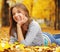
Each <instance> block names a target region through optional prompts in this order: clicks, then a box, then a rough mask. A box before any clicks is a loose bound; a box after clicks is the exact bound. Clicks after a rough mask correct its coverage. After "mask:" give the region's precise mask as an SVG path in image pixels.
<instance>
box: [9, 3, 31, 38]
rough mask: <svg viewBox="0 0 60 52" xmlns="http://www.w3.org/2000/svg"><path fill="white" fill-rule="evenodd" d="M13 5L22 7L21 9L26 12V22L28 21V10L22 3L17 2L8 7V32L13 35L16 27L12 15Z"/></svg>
mask: <svg viewBox="0 0 60 52" xmlns="http://www.w3.org/2000/svg"><path fill="white" fill-rule="evenodd" d="M14 7H20V8H21V9H23V11H25V12H26V16H27V17H28V22H29V23H30V16H29V11H28V9H27V8H26V6H25V5H24V4H22V3H19V4H16V5H14V6H12V7H11V8H10V32H9V35H10V36H14V32H16V34H17V27H16V24H17V23H16V22H15V21H14V19H13V15H12V9H13V8H14ZM13 31H14V32H13ZM23 36H24V37H25V35H23Z"/></svg>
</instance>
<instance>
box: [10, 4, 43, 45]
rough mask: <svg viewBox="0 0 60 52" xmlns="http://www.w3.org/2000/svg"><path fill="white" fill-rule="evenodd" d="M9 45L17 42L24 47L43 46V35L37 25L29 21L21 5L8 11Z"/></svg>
mask: <svg viewBox="0 0 60 52" xmlns="http://www.w3.org/2000/svg"><path fill="white" fill-rule="evenodd" d="M10 15H11V16H10V43H14V42H16V41H18V42H19V43H22V44H25V45H26V46H35V45H43V42H44V41H43V35H42V32H41V28H40V26H39V24H38V23H37V22H36V21H35V20H33V19H31V17H30V15H29V11H28V9H27V8H26V6H25V5H23V4H21V3H20V4H16V5H14V6H12V7H11V9H10Z"/></svg>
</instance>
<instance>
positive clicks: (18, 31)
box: [17, 24, 24, 42]
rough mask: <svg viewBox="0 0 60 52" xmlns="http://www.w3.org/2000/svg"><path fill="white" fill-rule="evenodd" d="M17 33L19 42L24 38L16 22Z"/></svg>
mask: <svg viewBox="0 0 60 52" xmlns="http://www.w3.org/2000/svg"><path fill="white" fill-rule="evenodd" d="M17 34H18V41H19V42H21V41H23V40H24V37H23V33H22V30H21V26H20V25H19V24H17Z"/></svg>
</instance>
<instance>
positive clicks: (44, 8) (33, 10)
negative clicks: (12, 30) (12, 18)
mask: <svg viewBox="0 0 60 52" xmlns="http://www.w3.org/2000/svg"><path fill="white" fill-rule="evenodd" d="M16 3H23V4H24V5H25V6H26V7H27V8H28V10H29V13H30V16H31V17H32V18H33V19H35V20H36V21H37V22H38V23H39V24H40V26H41V28H42V30H43V31H44V32H45V31H46V32H49V33H52V34H55V33H60V0H0V34H8V31H9V8H10V7H11V6H12V5H14V4H16ZM3 32H4V33H3Z"/></svg>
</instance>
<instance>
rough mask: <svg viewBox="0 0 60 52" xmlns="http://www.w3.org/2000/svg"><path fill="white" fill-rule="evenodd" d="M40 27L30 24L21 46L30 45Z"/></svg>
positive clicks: (36, 24)
mask: <svg viewBox="0 0 60 52" xmlns="http://www.w3.org/2000/svg"><path fill="white" fill-rule="evenodd" d="M39 28H40V26H39V25H38V23H36V22H34V23H31V24H30V26H29V30H28V32H27V34H26V38H25V40H23V41H22V42H20V43H22V44H25V45H26V46H29V45H31V43H32V42H33V40H34V38H35V37H36V35H37V33H38V31H39Z"/></svg>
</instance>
